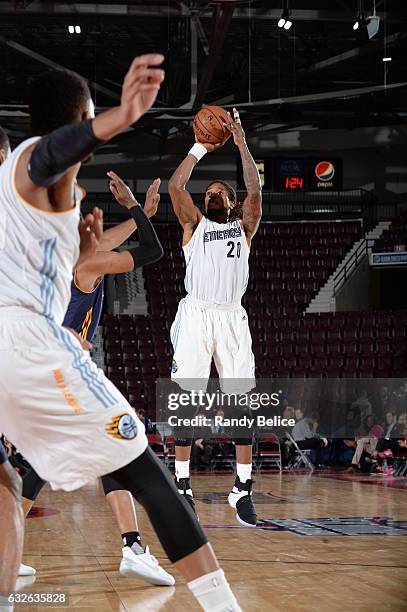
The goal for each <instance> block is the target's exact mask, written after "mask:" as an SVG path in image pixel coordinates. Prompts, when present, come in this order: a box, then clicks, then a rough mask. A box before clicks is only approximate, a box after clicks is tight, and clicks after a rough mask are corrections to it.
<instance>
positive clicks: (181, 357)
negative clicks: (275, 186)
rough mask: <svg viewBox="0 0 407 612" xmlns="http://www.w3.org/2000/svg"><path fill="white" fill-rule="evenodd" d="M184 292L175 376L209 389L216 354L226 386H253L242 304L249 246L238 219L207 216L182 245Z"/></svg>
mask: <svg viewBox="0 0 407 612" xmlns="http://www.w3.org/2000/svg"><path fill="white" fill-rule="evenodd" d="M183 251H184V256H185V263H186V273H185V288H186V290H187V292H188V295H187V296H186V298H184V299H183V300H181V302H180V304H179V306H178V312H177V315H176V317H175V320H174V323H173V324H172V327H171V341H172V344H173V349H174V360H173V364H172V373H171V378H172V379H173V380H175V381H176V382H177V383H178V384H179V385H180V386H181V387H182V388H183V389H187V390H195V389H197V388H198V389H206V386H207V381H208V378H209V375H210V368H211V361H212V358H213V359H214V362H215V365H216V369H217V370H218V373H219V377H220V378H221V384H222V389H223V391H224V392H229V393H234V392H235V393H244V392H247V391H250V389H252V388H253V387H254V386H255V378H254V356H253V353H252V340H251V336H250V330H249V325H248V320H247V314H246V311H245V309H244V308H243V306H242V305H241V299H242V296H243V294H244V292H245V291H246V287H247V281H248V278H249V247H248V244H247V240H246V236H245V233H244V230H243V227H242V224H241V222H240V221H233V222H230V223H215V222H213V221H210V220H208V219H207V218H206V217H203V218H202V219H201V221H200V222H199V224H198V226H197V228H196V229H195V232H194V234H193V236H192V238H191V240H190V241H189V242H188V243H187V244H186V245H185V246H184V247H183Z"/></svg>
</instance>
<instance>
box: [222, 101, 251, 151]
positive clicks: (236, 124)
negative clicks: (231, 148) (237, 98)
mask: <svg viewBox="0 0 407 612" xmlns="http://www.w3.org/2000/svg"><path fill="white" fill-rule="evenodd" d="M228 115H229V117H230V123H229V125H226V127H227V128H228V129H229V130H230V132H231V134H232V136H233V141H234V143H235V145H236V146H237V147H240V146H241V145H244V144H246V139H245V133H244V130H243V127H242V122H241V120H240V116H239V112H238V110H237V109H236V108H234V109H233V118H232V115H231V114H230V113H229V112H228Z"/></svg>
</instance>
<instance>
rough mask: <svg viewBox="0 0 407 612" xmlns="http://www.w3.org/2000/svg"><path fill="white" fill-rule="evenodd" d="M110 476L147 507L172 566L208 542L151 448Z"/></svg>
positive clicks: (188, 506) (187, 505) (167, 472)
mask: <svg viewBox="0 0 407 612" xmlns="http://www.w3.org/2000/svg"><path fill="white" fill-rule="evenodd" d="M110 476H112V477H113V478H114V479H115V480H117V481H118V482H119V483H120V484H121V485H122V487H123V488H124V489H127V490H128V491H130V493H131V494H132V495H133V496H134V497H135V498H136V499H137V501H138V502H140V504H141V505H142V506H144V508H145V510H146V512H147V514H148V518H149V519H150V522H151V524H152V526H153V527H154V529H155V531H156V533H157V535H158V538H159V540H160V542H161V545H162V547H163V548H164V550H165V552H166V553H167V556H168V558H169V560H170V561H172V563H175V562H176V561H179V560H180V559H183V558H184V557H186V556H187V555H190V554H191V553H193V552H195V551H196V550H198V548H200V547H201V546H203V545H204V544H206V543H207V541H208V540H207V539H206V536H205V534H204V533H203V531H202V529H201V527H200V526H199V523H198V521H197V518H196V516H195V515H194V513H193V511H192V510H191V506H190V505H189V504H188V502H186V501H185V499H184V495H180V494H179V493H178V491H177V489H176V488H175V485H174V481H173V480H172V478H171V477H170V473H169V471H168V470H167V468H166V467H165V466H164V465H162V463H161V461H160V460H159V459H157V457H156V456H155V455H154V453H153V451H152V450H151V448H150V447H147V448H146V450H145V451H144V453H143V454H142V455H140V457H137V459H134V461H132V462H131V463H129V464H128V465H126V466H124V467H122V468H120V469H119V470H117V471H116V472H113V473H112V474H110Z"/></svg>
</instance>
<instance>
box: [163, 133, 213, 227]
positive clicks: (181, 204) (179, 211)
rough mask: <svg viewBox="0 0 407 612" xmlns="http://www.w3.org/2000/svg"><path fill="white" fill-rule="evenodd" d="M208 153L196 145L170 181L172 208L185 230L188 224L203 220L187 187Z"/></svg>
mask: <svg viewBox="0 0 407 612" xmlns="http://www.w3.org/2000/svg"><path fill="white" fill-rule="evenodd" d="M206 153H207V149H206V147H205V146H204V145H202V144H200V143H196V144H195V145H194V146H193V147H192V149H191V150H190V151H189V153H188V155H187V156H186V158H185V159H184V160H183V161H182V162H181V163H180V165H179V166H178V168H177V169H176V170H175V171H174V173H173V175H172V176H171V178H170V180H169V181H168V193H169V194H170V198H171V202H172V206H173V208H174V212H175V214H176V215H177V218H178V221H179V222H180V224H181V225H182V227H183V228H184V227H185V226H186V225H188V224H191V225H196V224H197V223H199V221H200V220H201V218H202V213H201V211H200V210H199V208H198V207H197V206H195V204H194V203H193V201H192V198H191V195H190V194H189V192H188V191H187V189H186V185H187V183H188V181H189V179H190V178H191V174H192V171H193V169H194V168H195V166H196V164H197V163H198V161H199V160H200V159H201V158H202V157H203V156H204V155H205V154H206Z"/></svg>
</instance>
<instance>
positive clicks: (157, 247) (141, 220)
mask: <svg viewBox="0 0 407 612" xmlns="http://www.w3.org/2000/svg"><path fill="white" fill-rule="evenodd" d="M129 212H130V214H131V216H132V217H133V219H134V220H135V222H136V223H137V230H138V239H139V243H140V246H138V247H136V248H135V249H129V253H130V255H131V256H132V258H133V260H134V267H135V268H136V267H137V268H140V267H141V266H145V265H147V264H152V263H154V262H156V261H158V260H159V259H161V257H162V256H163V255H164V251H163V247H162V246H161V242H160V241H159V239H158V236H157V234H156V233H155V230H154V228H153V226H152V224H151V222H150V220H149V218H148V217H147V215H146V213H145V212H144V210H143V209H142V208H141V206H133V207H132V208H130V211H129Z"/></svg>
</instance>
